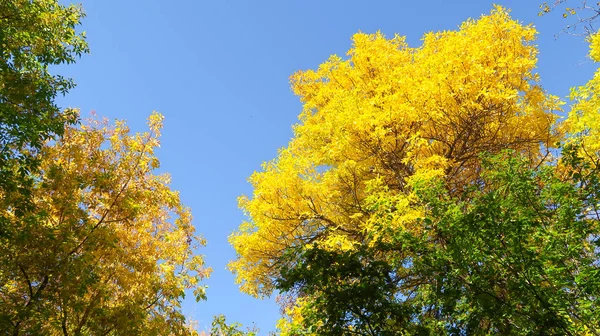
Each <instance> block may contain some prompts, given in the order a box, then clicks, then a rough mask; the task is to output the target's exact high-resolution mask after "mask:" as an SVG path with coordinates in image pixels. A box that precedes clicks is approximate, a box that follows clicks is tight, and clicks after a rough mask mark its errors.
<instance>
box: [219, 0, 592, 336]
mask: <svg viewBox="0 0 600 336" xmlns="http://www.w3.org/2000/svg"><path fill="white" fill-rule="evenodd" d="M535 34H536V32H535V29H534V28H533V27H532V26H523V25H522V24H520V23H518V22H516V21H514V20H512V19H511V18H510V17H509V15H508V13H507V11H506V10H504V9H503V8H501V7H496V8H495V9H494V10H493V11H492V13H491V14H490V15H487V16H482V17H481V18H480V19H479V20H477V21H475V20H469V21H467V22H465V23H463V24H462V25H461V27H460V29H459V30H458V31H446V32H440V33H429V34H426V35H425V36H424V38H423V44H422V46H420V47H417V48H411V47H409V46H408V45H407V44H406V43H405V41H404V38H402V37H398V36H396V37H395V38H394V39H391V40H388V39H386V38H384V37H383V36H382V35H381V34H379V33H377V34H373V35H366V34H357V35H355V36H354V38H353V40H354V47H353V48H352V49H351V50H350V51H349V53H348V55H349V57H348V59H347V60H344V59H342V58H340V57H337V56H332V57H331V58H330V59H329V61H328V62H326V63H324V64H322V65H321V66H320V67H319V69H318V70H316V71H304V72H299V73H297V74H295V75H293V76H292V86H293V89H294V91H295V92H296V93H297V94H298V95H300V97H301V100H302V101H303V103H304V110H303V112H302V114H301V115H300V124H298V125H296V126H295V127H294V138H293V139H292V140H291V142H290V144H289V145H288V146H287V147H286V148H284V149H282V150H280V152H279V155H278V157H277V158H276V159H275V160H273V161H271V162H267V163H265V164H264V166H263V171H261V172H257V173H255V174H253V175H252V177H251V178H250V182H251V183H252V185H253V187H254V194H253V196H252V197H250V198H246V197H242V198H241V200H240V206H241V208H242V209H243V210H244V211H245V212H246V214H247V215H248V217H249V221H247V222H245V223H243V224H242V225H241V226H240V227H239V229H238V231H237V232H235V233H234V234H233V235H232V236H231V237H230V242H231V243H232V245H233V246H234V248H235V249H236V252H237V255H238V258H237V259H236V260H234V261H232V262H231V264H230V268H231V270H232V271H233V272H234V273H235V275H236V277H237V281H238V282H239V283H241V288H242V290H243V291H245V292H247V293H250V294H252V295H256V296H263V295H269V294H271V293H272V291H273V290H274V289H280V290H283V291H288V293H291V295H292V296H294V297H295V298H296V299H297V300H296V304H295V305H294V306H293V307H292V308H290V309H288V313H289V315H290V318H291V320H288V321H287V322H285V321H284V322H283V323H282V324H281V325H280V326H281V330H283V331H284V333H285V332H287V333H288V334H294V333H295V332H300V331H301V332H304V333H306V332H309V333H310V332H314V333H316V334H327V333H329V334H340V333H348V334H351V333H352V334H366V335H375V334H377V335H379V334H385V333H388V334H399V333H405V334H418V333H431V334H439V333H458V334H462V333H465V332H468V331H471V332H473V333H483V334H485V333H494V332H496V333H498V332H500V333H502V332H509V333H511V332H514V333H518V332H521V331H523V330H528V331H530V332H532V333H536V332H537V333H544V332H546V333H564V332H567V331H568V332H571V333H572V332H574V331H573V330H575V329H573V328H580V327H581V328H585V325H587V324H586V323H588V322H590V323H592V322H593V321H595V320H594V318H595V317H594V318H592V317H589V319H588V320H585V319H584V318H583V317H582V318H581V321H583V320H585V321H586V322H585V323H583V322H581V323H579V322H577V321H576V320H577V318H574V317H573V315H568V314H570V313H573V314H579V313H580V312H579V311H577V310H565V309H563V308H564V307H562V306H561V307H560V309H558V310H557V309H555V307H554V306H553V305H554V303H552V306H551V307H550V306H548V305H547V300H549V299H548V298H546V297H543V298H542V300H540V299H538V298H536V297H534V296H535V295H533V294H532V292H531V289H532V288H537V287H539V286H542V284H541V283H540V282H531V283H528V282H527V281H528V280H527V277H529V276H530V274H529V273H527V272H529V271H530V268H533V267H534V266H535V267H538V266H539V265H545V266H546V265H551V264H552V263H551V262H550V261H548V260H546V259H545V258H546V256H543V255H542V256H540V255H538V254H534V256H532V258H533V259H532V260H531V261H530V262H528V263H525V264H524V266H523V267H522V268H519V269H516V270H514V274H513V273H511V272H513V271H510V270H507V269H505V270H501V269H498V267H501V266H502V267H505V265H503V264H501V263H500V261H498V262H496V263H491V262H490V263H488V261H487V260H484V259H481V258H483V256H482V255H484V254H485V253H488V252H489V251H487V250H485V248H488V247H486V246H487V245H485V244H487V243H488V240H485V239H484V238H482V237H479V236H477V234H471V235H465V237H468V238H469V239H474V238H478V239H479V241H477V240H475V242H477V243H478V244H479V245H475V246H473V247H472V248H471V249H470V250H467V251H463V250H462V249H463V248H467V247H469V246H468V243H469V240H468V239H464V240H461V241H460V244H459V243H457V242H454V241H453V240H452V237H460V236H461V235H463V234H464V232H463V231H465V232H466V231H467V229H468V230H471V229H474V228H475V227H477V225H478V224H481V223H480V222H479V220H480V219H479V218H477V217H475V216H476V214H477V211H479V208H478V206H479V203H480V202H481V203H484V204H485V202H484V200H487V197H492V196H489V195H494V197H505V198H506V200H505V201H506V202H504V203H501V202H496V203H491V204H488V205H486V206H489V207H490V208H485V210H487V211H488V212H486V213H485V214H487V216H489V217H482V218H481V220H484V219H485V220H489V224H488V225H490V226H491V227H492V228H494V229H495V230H496V231H493V232H494V233H497V234H501V235H500V237H502V235H504V237H508V235H509V234H510V235H513V236H512V237H513V238H511V239H513V240H511V243H515V244H516V242H518V238H515V237H521V236H520V235H519V234H518V232H508V231H506V232H505V230H512V229H515V226H516V224H514V223H512V222H511V220H512V219H515V218H516V219H519V220H523V221H525V219H523V218H520V217H519V216H520V213H519V212H516V213H515V212H506V213H502V214H503V216H505V217H502V218H500V219H498V220H499V221H500V222H498V223H496V222H494V220H493V219H494V217H493V216H494V215H496V211H499V210H498V209H505V208H506V209H511V207H514V208H515V209H523V211H527V213H528V216H530V217H531V218H529V219H527V223H533V224H531V225H532V226H533V227H536V226H535V225H539V223H540V219H539V218H537V217H534V214H533V209H538V205H539V204H538V203H540V202H541V204H545V203H544V202H546V201H548V202H550V201H556V198H557V197H559V196H560V195H557V194H553V195H552V196H545V197H547V198H543V197H542V198H537V199H535V200H534V201H536V202H538V203H536V204H534V205H530V204H528V203H526V201H524V200H521V199H518V198H517V196H516V194H517V193H518V190H515V191H511V192H512V194H511V193H506V194H503V193H505V192H506V191H505V190H503V189H502V188H504V187H502V186H503V183H505V184H504V186H506V185H508V183H509V182H510V181H511V179H513V178H515V179H517V180H519V179H521V176H529V175H527V174H528V173H527V172H529V174H530V175H531V174H534V175H535V174H538V173H539V172H538V171H537V170H536V167H538V166H539V167H546V165H547V164H548V162H554V164H556V162H557V159H553V158H552V152H553V150H551V149H552V148H553V147H555V146H556V144H557V142H559V141H561V139H563V134H562V132H563V131H565V130H566V129H564V128H559V127H555V120H556V115H555V114H554V112H555V111H558V110H560V105H561V102H560V101H559V100H558V99H557V98H556V97H554V96H552V95H549V94H547V93H545V92H544V91H543V89H542V88H541V87H540V86H539V85H538V84H537V81H538V80H539V79H538V75H537V74H535V73H534V72H533V71H534V67H535V64H536V54H537V50H536V48H535V46H534V45H533V43H534V38H535ZM507 151H508V152H507ZM501 153H512V154H511V155H512V156H515V157H517V158H519V160H517V161H516V162H512V161H509V160H508V158H509V157H508V156H505V157H504V159H505V161H502V162H504V163H506V164H504V163H503V164H504V165H502V164H500V163H498V164H496V163H494V164H490V163H486V161H485V160H483V158H484V157H494V156H495V155H500V154H501ZM492 161H493V160H492ZM507 162H508V163H507ZM509 163H510V164H509ZM513 166H514V167H515V168H514V170H515V171H518V172H519V174H523V175H518V174H517V175H515V176H506V177H502V179H500V178H498V179H496V177H493V176H496V175H497V174H496V175H494V174H495V173H494V172H497V173H498V174H500V173H499V171H501V169H500V168H499V167H503V168H502V169H504V168H506V167H513ZM561 167H568V165H563V166H561ZM517 168H518V169H517ZM544 169H546V168H544ZM565 169H566V168H565ZM567 170H568V169H567ZM515 174H516V173H515ZM540 174H541V173H540ZM548 174H549V175H550V176H553V175H552V174H550V173H548ZM557 174H558V173H557ZM544 176H545V175H544ZM528 179H529V180H528ZM528 179H527V178H526V177H522V180H523V181H524V182H523V183H524V184H525V185H527V188H530V189H528V191H531V192H532V193H533V192H534V190H537V189H535V183H537V182H535V183H534V182H532V181H538V182H540V181H542V182H543V181H545V180H543V179H542V178H541V177H539V178H538V177H535V178H533V177H528ZM550 180H551V181H552V183H554V180H552V179H550ZM550 180H549V181H550ZM525 181H529V182H527V183H530V184H527V183H526V182H525ZM540 183H541V182H540ZM548 183H550V182H548ZM558 183H559V182H556V184H558ZM423 184H424V185H425V186H426V187H423V186H422V185H423ZM509 196H510V197H509ZM513 196H514V197H513ZM436 197H438V198H441V200H438V201H437V202H438V203H431V202H433V201H434V200H436ZM511 197H513V198H511ZM553 197H554V198H553ZM510 202H512V203H510ZM556 202H558V201H556ZM481 207H484V205H481ZM538 210H539V209H538ZM556 211H558V212H560V211H559V210H556ZM545 215H546V216H549V218H554V219H555V221H556V225H557V226H561V225H562V226H561V227H564V226H566V224H565V223H566V222H565V221H566V219H564V220H565V221H563V219H560V220H559V219H556V216H559V215H558V214H557V212H550V211H549V212H548V213H547V214H545ZM469 216H471V217H469ZM553 216H555V217H553ZM463 217H464V218H463ZM442 223H443V224H442ZM535 223H537V224H535ZM500 224H502V225H500ZM438 225H442V226H444V229H436V228H437V227H438ZM494 225H500V227H496V226H494ZM581 226H584V224H581ZM440 230H441V231H440ZM444 230H446V231H444ZM453 230H458V231H453ZM461 230H462V231H461ZM536 230H537V229H536ZM540 230H541V229H540ZM536 232H537V231H536ZM475 233H476V232H475ZM588 233H589V232H588ZM490 234H492V233H491V232H490ZM521 234H524V232H523V231H521ZM540 234H541V233H540ZM582 235H583V233H581V234H579V235H577V236H574V239H576V238H577V239H579V238H581V237H582ZM497 238H498V237H497ZM486 239H487V238H486ZM489 239H491V238H489ZM556 239H559V238H556ZM493 242H494V243H495V244H500V243H501V242H502V240H499V239H497V240H495V241H493ZM452 244H459V245H460V246H461V247H456V246H454V245H452ZM522 246H523V245H518V244H517V245H514V246H512V247H511V249H510V250H509V251H507V252H506V253H507V255H506V256H500V257H499V258H512V259H509V260H511V261H513V262H517V261H518V260H519V259H518V258H517V256H518V255H519V254H518V252H519V251H520V249H521V247H522ZM532 246H535V244H533V243H532V245H527V248H533V247H532ZM540 246H543V245H540ZM536 247H538V246H536ZM467 252H468V253H472V254H471V255H469V256H468V258H465V259H464V260H463V259H461V258H460V257H461V254H462V253H467ZM571 252H572V251H571ZM579 252H581V251H579ZM572 253H573V254H569V255H563V256H562V257H561V258H563V259H560V258H558V257H557V258H558V259H557V260H554V261H552V262H559V261H561V260H575V259H576V257H575V256H574V255H575V254H576V252H572ZM586 253H590V252H589V250H586ZM586 256H587V257H590V256H589V255H586ZM434 257H435V258H437V259H435V258H434ZM534 257H536V258H538V257H539V260H538V259H535V258H534ZM432 258H433V259H432ZM548 258H549V257H548ZM569 258H571V259H569ZM590 258H591V257H590ZM519 262H520V261H519ZM546 262H547V263H546ZM456 263H458V264H456ZM544 263H546V264H544ZM480 264H481V265H483V266H481V265H480ZM545 266H544V267H545ZM477 267H480V268H485V269H484V270H481V271H480V270H478V269H477ZM569 267H570V266H569ZM567 268H568V267H567ZM535 270H536V272H539V271H537V269H535ZM568 270H569V271H572V269H571V268H569V269H568ZM484 271H485V272H484ZM479 272H483V273H479ZM561 272H563V271H561ZM565 272H566V271H565ZM558 273H560V272H558ZM558 273H557V274H558ZM471 274H474V275H473V276H481V281H482V284H480V283H479V282H475V283H476V285H477V286H483V283H484V284H486V286H487V287H486V286H483V287H481V288H483V290H485V292H483V291H480V292H478V291H476V290H475V289H476V288H475V287H472V286H470V285H469V283H471V281H472V280H471V279H469V277H467V278H465V276H467V275H468V276H471ZM515 274H516V275H515ZM539 274H541V273H538V275H539ZM560 274H562V275H560V276H563V275H564V274H563V273H560ZM503 275H505V276H511V277H514V279H515V281H514V282H510V284H509V285H510V286H512V287H509V288H508V289H507V290H506V293H505V294H506V295H507V296H506V306H502V307H503V308H502V309H500V310H498V309H499V308H498V305H499V304H497V302H495V301H494V300H495V299H494V296H493V295H496V296H498V292H502V290H503V289H502V288H501V286H505V285H506V286H508V285H507V284H505V283H502V282H501V281H499V280H497V279H496V278H495V277H497V278H498V279H500V278H502V276H503ZM531 276H533V275H531ZM560 276H559V275H556V277H557V278H556V279H559V278H560ZM560 279H562V278H560ZM537 280H538V279H537V278H536V281H537ZM486 281H487V282H486ZM540 281H541V280H540ZM553 281H554V280H553ZM556 281H558V280H556ZM560 281H562V280H560ZM565 281H566V280H565ZM521 291H524V292H522V293H521ZM487 292H489V293H490V294H491V295H487V294H486V293H487ZM503 295H504V294H503ZM561 295H566V294H565V293H557V294H556V295H555V296H553V297H552V299H555V298H562V297H561ZM590 295H591V297H593V294H590ZM499 297H500V298H501V299H504V298H503V297H501V296H499ZM467 299H468V300H467ZM512 299H514V300H515V301H512ZM571 299H572V298H571ZM579 299H580V297H578V298H577V299H573V300H575V301H568V302H580V301H577V300H579ZM469 300H470V301H469ZM495 312H502V314H505V316H504V315H494V313H495ZM520 314H524V316H527V317H529V318H531V319H533V320H531V321H526V320H525V318H524V317H523V316H521V315H520ZM564 314H567V315H564ZM503 316H504V317H503ZM502 318H505V319H504V320H502ZM586 318H588V317H586ZM569 319H571V320H569ZM532 321H533V322H532ZM476 322H477V323H479V324H477V323H476ZM542 322H543V323H548V327H547V329H544V330H540V329H536V327H535V326H536V323H542ZM592 325H593V323H592ZM309 326H310V327H312V329H309V328H308V327H309ZM578 330H579V329H578Z"/></svg>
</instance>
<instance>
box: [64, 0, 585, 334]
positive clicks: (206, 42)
mask: <svg viewBox="0 0 600 336" xmlns="http://www.w3.org/2000/svg"><path fill="white" fill-rule="evenodd" d="M574 1H576V2H577V0H574ZM63 2H64V3H66V2H67V1H63ZM541 2H542V1H541V0H540V1H537V0H526V1H523V0H514V1H496V3H498V4H501V5H503V6H506V7H508V8H511V9H512V10H513V12H512V15H513V17H514V18H516V19H518V20H520V21H523V22H525V23H534V24H535V26H536V27H537V28H538V30H539V31H540V35H539V39H538V44H539V47H540V54H539V64H538V66H539V68H538V71H539V73H540V75H541V78H542V84H543V86H544V87H545V88H546V89H547V90H548V91H549V92H551V93H553V94H556V95H558V96H561V97H564V96H566V95H567V94H568V90H569V87H571V86H574V85H580V84H583V83H585V81H587V80H588V79H589V78H590V77H591V75H592V72H593V69H594V68H595V65H593V64H592V63H591V61H590V60H589V59H588V58H587V57H586V52H587V45H586V44H585V43H584V42H583V40H582V38H579V37H573V36H566V35H564V36H561V37H559V38H558V39H555V34H557V33H559V32H560V30H561V28H563V27H564V26H565V25H566V21H565V20H563V19H561V18H560V13H553V15H550V16H544V17H541V18H540V17H538V16H537V13H538V11H539V8H538V6H539V4H540V3H541ZM82 4H83V7H84V9H85V11H86V13H87V17H86V18H85V19H84V21H83V26H82V29H83V30H85V31H86V32H87V36H88V42H89V44H90V48H91V54H89V55H85V56H84V57H83V58H82V59H81V60H80V61H79V62H78V63H77V64H75V65H68V66H65V67H61V68H60V71H61V74H63V75H66V76H70V77H73V78H74V79H75V81H76V83H77V84H78V86H77V87H76V88H75V89H73V90H72V91H71V92H70V93H69V94H68V95H67V96H66V97H62V98H60V99H59V103H60V104H61V106H63V107H68V106H70V107H79V108H81V111H82V115H83V116H86V115H88V114H89V112H90V111H92V110H95V111H96V113H97V114H98V115H100V116H106V117H109V118H111V119H115V118H118V119H125V120H127V121H128V124H129V125H130V126H131V127H132V129H133V130H135V131H144V130H145V121H146V118H147V117H148V116H149V115H150V113H151V111H153V110H157V111H160V112H161V113H163V114H164V115H165V127H164V130H163V137H162V147H161V149H160V150H159V151H158V153H157V154H158V156H159V158H160V160H161V163H162V166H161V170H162V171H166V172H169V173H171V175H172V177H173V184H172V186H173V188H174V189H177V190H179V191H180V192H181V196H182V200H183V202H184V203H185V204H186V205H188V206H190V207H191V208H192V211H193V214H194V222H195V225H196V228H197V230H198V232H199V233H201V234H203V235H204V237H205V238H206V239H207V241H208V246H207V247H206V248H204V249H203V250H202V251H201V252H202V253H203V254H205V255H206V262H207V264H208V265H210V266H211V267H212V268H213V269H214V273H213V275H212V277H211V278H210V279H209V280H207V281H206V284H208V285H209V289H208V293H207V294H208V301H206V302H200V303H198V304H196V303H195V302H193V299H189V300H186V302H185V304H184V311H185V313H186V314H187V315H188V316H190V317H192V318H193V319H195V320H196V321H198V323H199V326H200V328H209V327H210V322H211V320H212V316H213V315H216V314H221V313H222V314H225V315H226V316H227V318H228V320H229V321H238V322H241V323H243V324H244V325H251V324H252V323H255V324H256V326H258V327H259V328H260V329H261V334H266V333H267V332H268V331H270V330H274V326H275V322H276V320H277V319H278V318H279V308H278V306H277V305H276V304H275V300H274V298H270V299H265V300H257V299H254V298H251V297H249V296H247V295H244V294H241V293H239V291H238V286H237V285H236V284H235V283H234V278H233V276H232V275H231V274H230V273H229V272H228V271H227V270H226V269H225V267H226V264H227V262H228V261H229V260H231V259H233V258H234V257H235V253H234V251H233V249H232V248H231V247H230V246H229V244H228V243H227V236H228V235H229V234H230V233H231V232H232V231H233V230H234V229H235V228H236V227H237V226H238V225H239V224H240V222H241V221H242V220H243V214H242V213H241V211H240V210H238V209H237V197H238V196H239V195H241V194H251V192H252V190H251V188H250V185H249V184H248V183H247V182H246V179H247V177H248V176H250V174H252V172H253V171H255V170H259V169H260V164H261V163H262V162H263V161H266V160H270V159H272V158H273V157H274V156H275V155H276V153H277V149H278V148H280V147H283V146H285V145H286V144H287V142H288V141H289V139H290V137H291V136H292V131H291V126H292V125H293V124H294V123H295V122H296V120H297V115H298V114H299V113H300V109H301V104H300V102H299V101H298V99H297V98H296V97H295V96H294V95H293V93H292V92H291V90H290V88H289V83H288V77H289V76H290V75H291V74H292V73H294V72H295V71H297V70H300V69H309V68H315V67H317V66H318V65H319V64H320V63H321V62H323V61H325V60H326V59H327V58H328V57H329V55H331V54H338V55H345V53H346V51H347V50H348V49H349V48H350V47H351V45H350V37H351V36H352V35H353V34H354V33H356V32H358V31H363V32H367V33H373V32H376V31H378V30H381V31H382V32H383V33H384V34H386V35H387V36H390V37H391V36H393V35H394V34H395V33H398V34H400V35H406V36H407V40H408V42H409V44H411V45H412V46H418V45H419V44H420V38H421V36H422V35H423V33H425V32H428V31H437V30H449V29H456V28H457V26H458V25H459V24H460V23H461V22H462V21H464V20H466V19H467V18H469V17H479V16H480V15H481V14H483V13H489V11H490V10H491V8H492V4H493V2H492V1H484V0H470V1H468V0H456V1H448V0H435V1H399V0H396V1H341V0H331V1H325V0H321V1H318V0H303V1H292V0H289V1H281V0H280V1H241V0H237V1H234V0H213V1H201V0H197V1H194V0H177V1H160V0H147V1H133V0H129V1H116V0H112V1H111V0H86V1H83V3H82Z"/></svg>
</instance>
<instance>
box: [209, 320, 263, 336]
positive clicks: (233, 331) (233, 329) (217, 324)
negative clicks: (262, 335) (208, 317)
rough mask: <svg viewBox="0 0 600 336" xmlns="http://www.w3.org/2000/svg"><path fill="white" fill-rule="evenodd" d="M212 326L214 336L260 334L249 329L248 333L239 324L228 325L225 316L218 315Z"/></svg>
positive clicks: (255, 330)
mask: <svg viewBox="0 0 600 336" xmlns="http://www.w3.org/2000/svg"><path fill="white" fill-rule="evenodd" d="M211 325H212V328H211V331H210V335H212V336H256V335H257V334H258V329H256V328H247V331H243V330H242V329H241V328H242V325H241V324H240V323H238V322H234V323H232V324H227V321H226V318H225V315H216V316H215V317H214V318H213V321H212V323H211Z"/></svg>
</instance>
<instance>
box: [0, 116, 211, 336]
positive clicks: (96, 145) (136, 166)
mask: <svg viewBox="0 0 600 336" xmlns="http://www.w3.org/2000/svg"><path fill="white" fill-rule="evenodd" d="M161 124H162V116H161V115H159V114H153V115H152V116H151V117H150V119H149V125H150V131H149V132H146V133H143V134H135V135H131V134H129V128H128V127H127V126H126V125H125V123H124V122H117V123H116V125H115V126H110V125H109V124H108V123H107V122H106V121H105V120H104V121H99V120H97V119H93V120H92V121H90V122H89V123H86V124H82V125H81V126H80V127H67V128H66V130H65V132H64V135H63V137H62V139H60V140H57V141H56V142H54V143H48V144H47V145H45V146H44V147H42V149H41V158H42V161H41V165H40V171H39V172H38V173H36V175H35V176H34V180H35V184H34V187H33V195H32V196H33V201H34V202H35V204H36V207H35V210H34V211H32V212H31V213H26V214H23V215H21V216H15V215H14V213H13V211H11V209H10V208H7V207H4V208H3V211H4V216H5V217H7V218H10V219H11V222H10V225H9V226H8V232H7V233H6V235H5V238H4V239H2V240H0V255H2V256H3V258H2V260H1V261H0V262H1V265H0V269H1V271H0V284H2V286H1V287H0V329H2V330H8V331H10V332H11V333H12V334H14V335H19V334H44V335H58V334H62V335H108V334H110V335H133V334H143V335H162V334H165V331H168V333H171V334H177V335H182V334H191V333H193V330H191V329H189V328H188V327H187V325H186V321H185V318H184V316H183V315H182V313H181V306H180V304H181V299H182V298H183V296H184V291H185V290H186V289H192V290H194V294H195V296H196V299H197V300H202V299H204V298H205V292H204V286H202V285H201V284H200V280H202V279H203V278H205V277H207V276H208V275H209V273H210V268H206V267H204V262H203V258H202V256H200V255H196V254H195V253H196V249H197V248H198V247H200V246H202V245H204V240H203V239H202V238H200V237H198V236H195V235H194V226H193V225H192V217H191V214H190V210H189V209H188V208H186V207H185V206H183V205H182V204H181V202H180V199H179V194H178V192H176V191H173V190H171V188H170V187H169V181H170V177H169V175H168V174H156V173H155V170H156V169H157V168H158V166H159V162H158V159H157V158H156V157H155V156H154V150H155V148H156V147H158V146H159V136H160V129H161Z"/></svg>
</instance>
